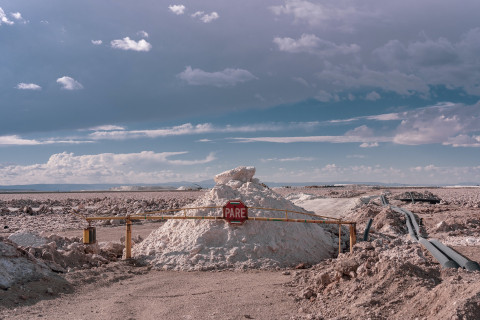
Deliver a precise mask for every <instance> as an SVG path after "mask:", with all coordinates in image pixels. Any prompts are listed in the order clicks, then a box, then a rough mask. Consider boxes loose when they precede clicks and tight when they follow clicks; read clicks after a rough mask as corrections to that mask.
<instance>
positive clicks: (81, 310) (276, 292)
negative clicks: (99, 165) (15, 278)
mask: <svg viewBox="0 0 480 320" xmlns="http://www.w3.org/2000/svg"><path fill="white" fill-rule="evenodd" d="M289 280H290V277H288V276H285V275H282V274H281V273H280V272H269V271H249V272H232V271H224V272H172V271H155V270H151V271H149V272H145V273H142V274H137V275H135V276H134V277H131V278H128V279H124V280H118V281H116V282H113V283H111V284H109V285H108V286H103V287H97V286H96V285H85V286H83V287H82V288H80V289H79V290H77V291H76V292H75V293H73V294H65V295H61V296H59V297H57V298H56V299H52V300H42V301H40V302H38V303H37V304H35V305H33V306H28V307H19V308H17V309H16V310H15V311H12V310H10V311H8V312H5V313H4V315H3V317H4V319H26V318H34V317H35V318H37V317H42V318H46V319H58V320H60V319H72V320H74V319H272V320H273V319H290V317H291V316H293V315H294V314H295V313H296V310H297V308H296V306H295V303H294V302H293V300H292V299H291V298H290V297H288V296H287V295H286V292H285V289H284V288H283V287H282V285H283V284H285V283H286V282H288V281H289ZM0 317H1V314H0Z"/></svg>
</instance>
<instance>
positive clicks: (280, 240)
mask: <svg viewBox="0 0 480 320" xmlns="http://www.w3.org/2000/svg"><path fill="white" fill-rule="evenodd" d="M254 174H255V168H254V167H238V168H236V169H233V170H230V171H226V172H223V173H221V174H219V175H217V176H216V177H215V182H216V185H215V187H214V188H213V189H212V190H211V191H210V192H207V193H206V194H205V195H204V196H203V197H202V198H199V199H198V200H196V201H195V202H194V203H192V204H191V205H189V207H211V206H223V205H225V204H226V203H227V202H228V201H229V200H241V201H242V202H243V203H244V204H245V205H246V206H247V207H263V208H274V209H283V210H292V211H299V212H305V210H304V209H302V208H300V207H297V206H295V205H294V204H293V203H291V202H290V201H288V200H286V199H284V198H282V197H281V196H280V195H278V194H276V193H274V192H273V191H271V190H270V189H268V188H266V187H265V186H264V185H262V184H261V183H260V182H259V181H258V179H255V178H253V176H254ZM182 214H183V213H180V214H179V215H182ZM188 215H190V216H221V211H220V209H217V210H211V209H210V210H209V209H198V210H189V211H188ZM248 215H249V216H250V217H253V216H261V217H262V216H267V217H277V218H283V217H285V214H284V213H281V212H275V211H263V210H253V209H250V210H249V213H248ZM289 218H305V216H304V215H300V214H293V213H292V214H289ZM336 241H338V240H337V239H336V237H332V235H331V233H330V232H329V231H328V230H326V229H325V228H324V227H322V226H321V225H317V224H307V223H291V222H289V223H286V222H264V221H246V222H245V223H244V224H243V225H242V226H232V225H229V224H228V223H227V222H226V221H223V220H219V221H214V220H209V221H200V220H168V221H167V222H166V223H164V224H163V225H162V226H161V227H160V228H159V229H157V230H156V231H154V232H152V233H151V234H150V235H149V236H148V237H147V238H146V239H145V240H144V241H143V242H141V243H139V244H137V245H136V246H135V247H134V248H133V249H132V255H133V256H134V257H135V258H137V259H139V260H143V261H144V262H146V263H149V264H151V265H152V266H153V267H154V268H157V269H165V270H167V269H173V270H212V269H224V268H242V269H246V268H262V269H263V268H275V267H290V266H294V265H296V264H298V263H308V264H315V263H318V262H319V261H321V260H324V259H327V258H330V257H332V255H333V252H334V244H335V242H336Z"/></svg>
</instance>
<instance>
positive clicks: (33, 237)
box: [8, 230, 47, 248]
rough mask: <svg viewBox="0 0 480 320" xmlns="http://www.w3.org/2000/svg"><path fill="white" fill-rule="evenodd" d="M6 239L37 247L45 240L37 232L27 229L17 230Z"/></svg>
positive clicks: (25, 245) (18, 243)
mask: <svg viewBox="0 0 480 320" xmlns="http://www.w3.org/2000/svg"><path fill="white" fill-rule="evenodd" d="M8 240H10V241H12V242H15V243H16V244H17V245H18V246H22V247H33V248H39V247H41V246H42V245H44V244H46V243H47V241H46V240H45V238H44V237H42V236H41V235H40V234H39V233H38V232H35V231H29V230H19V231H17V232H15V233H12V234H11V235H10V236H9V237H8Z"/></svg>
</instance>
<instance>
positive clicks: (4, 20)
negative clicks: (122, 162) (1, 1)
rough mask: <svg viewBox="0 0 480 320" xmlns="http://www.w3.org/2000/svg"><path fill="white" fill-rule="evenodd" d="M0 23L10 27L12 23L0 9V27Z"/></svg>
mask: <svg viewBox="0 0 480 320" xmlns="http://www.w3.org/2000/svg"><path fill="white" fill-rule="evenodd" d="M2 23H4V24H8V25H12V24H13V21H11V20H8V17H7V15H6V14H5V11H3V9H2V8H1V7H0V26H1V25H2Z"/></svg>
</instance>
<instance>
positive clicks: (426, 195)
mask: <svg viewBox="0 0 480 320" xmlns="http://www.w3.org/2000/svg"><path fill="white" fill-rule="evenodd" d="M393 198H394V199H395V200H403V199H408V200H410V199H412V198H413V199H415V200H428V201H441V200H442V199H440V198H439V197H438V196H437V195H435V194H433V193H431V192H430V191H427V190H425V191H423V192H418V191H407V192H403V193H401V194H397V195H395V196H394V197H393Z"/></svg>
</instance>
